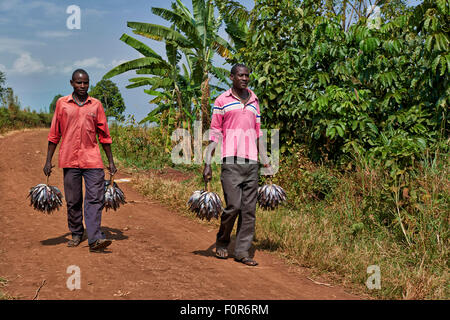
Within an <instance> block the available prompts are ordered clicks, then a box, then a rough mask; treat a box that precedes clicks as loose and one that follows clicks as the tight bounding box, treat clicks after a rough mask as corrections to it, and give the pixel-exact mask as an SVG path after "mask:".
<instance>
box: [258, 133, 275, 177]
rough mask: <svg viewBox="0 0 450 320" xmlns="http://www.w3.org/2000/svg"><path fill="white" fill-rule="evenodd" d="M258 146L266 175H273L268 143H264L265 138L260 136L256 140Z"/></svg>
mask: <svg viewBox="0 0 450 320" xmlns="http://www.w3.org/2000/svg"><path fill="white" fill-rule="evenodd" d="M256 146H257V148H258V155H259V159H260V162H261V164H262V165H263V166H264V170H263V171H262V172H263V174H264V175H268V176H272V175H273V169H272V166H271V165H270V159H269V157H268V156H267V150H266V145H265V143H263V140H262V139H261V138H258V139H257V140H256Z"/></svg>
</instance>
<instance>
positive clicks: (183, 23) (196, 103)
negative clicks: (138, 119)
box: [104, 0, 232, 129]
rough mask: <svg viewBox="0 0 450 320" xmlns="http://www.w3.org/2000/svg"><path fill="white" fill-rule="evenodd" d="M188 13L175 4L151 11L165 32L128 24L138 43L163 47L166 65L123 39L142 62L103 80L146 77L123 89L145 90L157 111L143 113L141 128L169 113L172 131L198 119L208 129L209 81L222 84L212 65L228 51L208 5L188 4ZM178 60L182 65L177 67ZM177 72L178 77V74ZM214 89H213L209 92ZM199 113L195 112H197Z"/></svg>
mask: <svg viewBox="0 0 450 320" xmlns="http://www.w3.org/2000/svg"><path fill="white" fill-rule="evenodd" d="M192 7H193V9H192V12H191V11H190V10H189V9H188V8H187V7H186V6H185V5H184V4H183V3H182V2H181V1H179V0H177V1H175V2H173V3H172V6H171V9H164V8H156V7H153V8H152V13H153V14H155V15H157V16H159V17H161V18H163V19H165V20H166V21H168V22H170V23H171V24H172V25H171V26H170V27H165V26H161V25H156V24H151V23H143V22H128V23H127V26H128V27H130V28H132V29H133V33H135V34H137V35H140V36H142V37H145V38H148V39H152V40H157V41H163V42H164V43H165V44H166V55H167V60H164V59H163V58H162V57H161V56H159V55H158V54H156V53H155V52H154V51H153V50H152V49H150V48H149V47H148V46H147V45H145V44H144V43H142V42H140V41H139V40H137V39H134V38H132V37H130V36H128V35H126V34H124V35H122V37H121V38H120V40H122V41H124V42H125V43H127V44H128V45H130V46H131V47H133V48H134V49H136V50H137V51H139V52H140V53H141V54H143V55H144V56H145V57H143V58H139V59H136V60H132V61H129V62H125V63H123V64H121V65H119V66H117V67H115V68H113V69H112V70H110V71H109V72H108V73H107V74H106V75H105V76H104V78H110V77H113V76H115V75H117V74H120V73H124V72H127V71H130V70H136V73H137V74H141V75H143V74H145V75H150V76H151V77H137V78H132V79H130V82H132V84H130V85H129V86H127V88H136V87H140V86H150V88H149V89H147V90H145V92H146V93H148V94H150V95H152V96H155V98H154V99H153V100H151V101H150V103H155V104H156V105H157V107H156V108H155V109H154V110H153V111H152V112H150V113H149V115H148V116H147V117H146V118H145V119H144V120H143V121H144V122H159V117H160V116H161V113H162V112H164V111H166V110H169V109H170V110H171V111H170V114H173V115H174V119H173V122H174V123H175V126H180V125H183V127H185V128H188V129H189V128H190V126H191V125H192V123H193V121H195V120H196V119H197V118H198V117H199V116H200V115H201V116H202V119H203V125H204V127H207V126H208V125H209V115H210V112H211V110H210V109H211V104H210V86H209V77H210V75H214V76H215V77H217V78H218V79H219V80H221V81H225V82H226V80H224V79H225V77H224V76H223V70H222V69H221V68H218V67H215V66H213V64H212V59H213V56H214V54H215V53H217V54H219V55H221V56H223V57H226V58H229V57H231V50H232V48H231V47H230V45H229V44H228V43H227V42H226V41H225V40H224V39H222V38H221V37H220V36H219V34H218V30H219V27H220V25H221V23H222V19H221V17H220V16H219V17H217V18H216V17H215V15H214V5H213V3H212V1H206V0H193V1H192ZM182 54H183V55H184V57H185V58H186V62H187V65H185V64H183V65H182V66H181V67H180V65H179V63H180V60H181V57H182ZM181 69H183V72H184V74H183V75H182V74H181ZM211 87H213V88H214V87H215V86H211ZM200 109H201V112H200Z"/></svg>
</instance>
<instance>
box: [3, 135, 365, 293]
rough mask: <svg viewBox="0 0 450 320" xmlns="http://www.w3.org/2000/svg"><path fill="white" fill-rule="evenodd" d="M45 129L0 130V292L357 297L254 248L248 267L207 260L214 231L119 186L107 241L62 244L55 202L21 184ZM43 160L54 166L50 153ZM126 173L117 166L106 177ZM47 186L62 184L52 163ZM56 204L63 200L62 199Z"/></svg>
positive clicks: (31, 172)
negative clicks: (77, 274)
mask: <svg viewBox="0 0 450 320" xmlns="http://www.w3.org/2000/svg"><path fill="white" fill-rule="evenodd" d="M47 132H48V130H29V131H21V132H15V133H12V134H8V135H5V136H3V137H0V150H1V152H0V177H1V179H0V204H1V205H0V226H1V230H0V278H3V279H6V280H7V283H6V284H4V283H3V286H2V285H1V283H0V290H1V291H3V292H4V293H6V294H8V295H10V296H12V297H15V298H19V299H30V300H31V299H33V298H35V299H40V300H46V299H61V300H65V299H74V300H79V299H99V300H100V299H132V300H135V299H156V300H160V299H164V300H165V299H167V300H173V299H195V300H197V299H198V300H203V299H209V300H210V299H214V300H215V299H258V300H259V299H268V300H272V299H274V300H275V299H276V300H280V299H282V300H299V299H359V298H358V297H356V296H354V295H351V294H349V293H347V292H346V291H344V289H343V288H339V287H334V286H333V287H329V286H325V285H320V284H317V283H314V282H313V281H311V280H309V279H308V278H307V277H308V271H307V269H303V268H298V267H292V266H289V265H287V264H285V263H284V262H283V261H282V260H280V259H279V258H277V257H276V256H274V255H273V254H270V253H267V252H261V251H256V253H255V259H256V260H257V261H258V262H259V263H260V264H259V266H257V267H247V266H245V265H243V264H240V263H236V262H234V260H233V259H232V258H230V259H228V260H219V259H217V258H215V257H214V255H213V252H214V240H215V235H216V231H217V230H214V229H212V228H211V227H208V226H205V225H201V224H198V223H197V222H196V221H194V220H190V219H188V218H187V217H183V216H181V215H180V214H177V213H176V212H171V211H170V210H169V209H167V208H165V207H164V206H163V205H162V204H160V203H157V202H152V201H149V200H148V199H145V198H144V197H143V196H141V195H140V194H139V193H138V192H137V191H135V190H134V189H133V188H132V186H131V185H130V184H129V183H125V182H123V183H120V187H121V188H122V189H123V190H124V192H125V195H126V196H127V200H134V201H131V202H130V203H128V204H126V205H124V206H123V207H121V208H120V209H119V210H118V211H116V212H114V211H108V212H105V211H104V212H103V218H102V229H103V231H104V233H105V234H106V235H107V237H108V238H111V239H113V240H114V241H113V243H112V245H111V246H110V247H109V248H108V250H107V251H106V252H105V253H90V252H89V250H88V246H87V240H84V241H83V242H82V243H81V244H80V246H78V247H76V248H68V247H67V241H68V240H69V239H70V233H69V231H68V227H67V218H66V211H65V207H63V208H61V209H60V210H59V211H57V212H55V213H54V214H52V215H45V214H43V213H41V212H37V211H34V210H33V209H32V208H31V207H30V206H29V199H26V196H27V192H28V190H29V188H30V187H32V186H34V185H36V184H38V183H45V176H44V175H43V172H42V167H43V165H44V162H45V156H46V149H47V142H46V136H47ZM53 163H55V164H57V153H56V154H55V157H54V161H53ZM123 177H129V176H127V175H125V174H121V173H120V172H119V173H118V175H117V177H116V179H120V178H123ZM50 184H51V185H55V186H57V187H58V188H60V189H61V191H63V185H62V170H61V169H58V168H57V167H55V168H54V169H53V173H52V175H51V177H50ZM64 205H65V202H64ZM71 265H76V266H78V267H79V268H80V271H81V289H79V290H73V291H71V290H69V289H68V288H67V285H66V282H67V280H68V278H69V277H70V276H71V274H69V273H67V268H68V267H69V266H71Z"/></svg>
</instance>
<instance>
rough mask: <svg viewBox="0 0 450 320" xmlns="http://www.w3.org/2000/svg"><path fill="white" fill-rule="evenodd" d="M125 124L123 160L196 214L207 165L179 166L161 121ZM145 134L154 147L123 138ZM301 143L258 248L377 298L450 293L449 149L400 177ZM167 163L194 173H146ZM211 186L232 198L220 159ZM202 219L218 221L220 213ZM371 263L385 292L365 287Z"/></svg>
mask: <svg viewBox="0 0 450 320" xmlns="http://www.w3.org/2000/svg"><path fill="white" fill-rule="evenodd" d="M122 130H123V129H120V128H118V129H117V130H112V132H113V135H115V134H120V137H119V136H113V139H114V141H117V140H118V139H120V140H119V141H121V145H120V148H124V149H123V150H117V149H115V150H117V153H119V154H120V165H121V166H123V167H124V168H133V170H134V172H138V174H137V175H136V179H135V180H134V183H135V186H136V188H137V189H138V190H139V191H140V192H141V193H143V194H144V195H146V196H148V197H150V198H152V199H155V200H159V201H161V202H162V203H163V204H165V205H166V206H168V207H170V208H172V209H174V210H177V211H178V212H180V213H182V214H183V215H186V216H189V217H191V218H192V219H196V218H195V217H194V215H193V214H192V213H190V212H188V210H187V206H186V201H187V199H188V198H189V197H190V195H191V194H192V192H193V191H194V190H197V189H202V188H203V182H202V177H201V172H202V167H200V166H198V165H197V166H194V165H193V166H190V167H182V166H178V167H177V166H174V165H173V164H171V163H170V158H169V157H168V156H167V152H164V151H163V150H164V148H162V144H161V143H160V142H159V141H162V140H163V139H162V137H161V136H160V135H159V134H158V129H157V128H153V129H142V128H140V129H136V128H135V129H128V131H122ZM134 130H136V131H134ZM136 132H137V133H138V134H139V137H140V139H144V141H146V143H148V144H149V146H148V148H147V149H146V147H145V146H144V145H142V146H141V147H139V148H136V145H132V144H128V145H127V144H125V143H123V142H124V141H132V140H131V139H132V137H127V134H131V135H133V134H136ZM154 139H156V140H154ZM127 148H128V149H127ZM300 150H301V149H300V148H299V151H298V153H297V154H294V155H291V156H285V157H282V158H281V161H280V170H279V172H278V173H277V174H276V176H275V177H274V178H273V179H272V180H273V183H276V184H279V185H281V186H282V187H283V188H284V189H285V190H286V191H287V194H288V201H287V202H286V203H285V204H284V205H283V206H280V207H279V208H278V209H276V210H274V211H263V210H261V209H260V208H258V209H257V212H256V214H257V219H256V234H255V241H254V244H255V246H256V248H257V249H259V250H267V251H271V252H275V253H277V254H279V255H280V256H282V257H283V258H285V259H286V261H288V262H290V263H294V264H297V265H301V266H306V267H309V268H312V270H313V271H314V272H315V273H317V274H326V275H327V276H328V277H331V278H332V279H334V280H335V284H341V285H345V286H349V287H351V288H352V289H353V290H354V292H356V293H364V294H368V295H369V296H371V297H373V298H376V299H448V298H449V292H448V288H449V283H448V261H449V259H448V253H449V252H448V248H449V246H448V244H449V243H448V242H449V237H448V235H449V231H448V230H449V228H448V222H449V207H450V206H449V202H450V201H449V199H450V194H449V192H450V183H449V179H448V178H449V176H450V170H449V169H450V167H449V162H448V154H443V155H434V156H433V157H424V159H422V160H421V161H419V162H417V164H416V167H415V168H411V170H409V171H408V172H406V173H405V174H404V175H402V176H400V177H398V178H397V180H396V181H393V180H392V179H391V178H390V177H389V175H388V174H387V173H385V171H384V170H383V169H382V168H371V167H367V166H365V165H363V164H361V163H359V164H358V163H355V164H354V165H353V166H352V167H348V168H346V169H338V168H336V167H335V166H334V165H332V164H322V165H318V164H314V163H312V162H310V161H309V160H308V159H307V158H306V157H305V156H304V153H303V152H302V151H300ZM165 166H171V167H175V168H177V169H179V170H181V171H184V172H189V173H190V174H191V175H193V176H194V178H193V179H188V180H187V181H184V182H181V183H179V182H174V181H172V180H169V179H167V178H164V176H161V175H159V174H157V171H155V170H150V171H146V172H143V171H142V169H160V168H164V167H165ZM260 182H261V183H263V182H264V178H261V181H260ZM211 190H212V191H215V192H217V193H219V195H220V196H221V197H222V201H223V194H222V188H221V185H220V167H219V166H216V165H214V166H213V180H212V182H211ZM197 220H198V219H197ZM198 221H199V222H200V223H203V224H209V225H211V226H215V227H217V226H218V221H216V220H212V221H210V222H207V221H201V220H198ZM370 265H378V266H379V267H380V271H381V289H379V290H377V289H374V290H369V289H368V288H367V287H366V285H365V283H366V280H367V278H368V277H369V274H367V267H369V266H370Z"/></svg>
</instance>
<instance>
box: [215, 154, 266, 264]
mask: <svg viewBox="0 0 450 320" xmlns="http://www.w3.org/2000/svg"><path fill="white" fill-rule="evenodd" d="M258 170H259V165H258V164H254V163H247V164H227V163H226V162H225V161H224V162H223V164H222V170H221V176H220V180H221V182H222V188H223V193H224V197H225V203H226V208H225V209H224V211H223V213H222V216H221V221H220V228H219V232H218V233H217V238H216V247H222V248H226V247H227V246H228V245H229V243H230V236H231V231H232V230H233V226H234V223H235V221H236V217H238V224H237V230H236V246H235V249H234V255H235V258H236V259H242V258H244V257H248V256H249V252H248V251H249V249H250V247H251V245H252V241H253V236H254V234H255V211H256V200H257V195H258Z"/></svg>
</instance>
